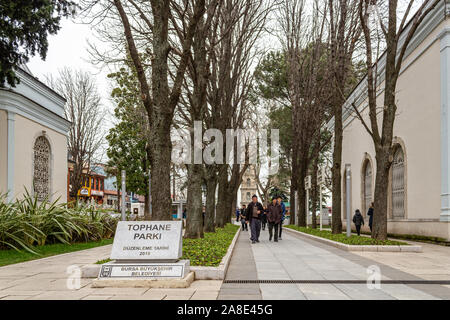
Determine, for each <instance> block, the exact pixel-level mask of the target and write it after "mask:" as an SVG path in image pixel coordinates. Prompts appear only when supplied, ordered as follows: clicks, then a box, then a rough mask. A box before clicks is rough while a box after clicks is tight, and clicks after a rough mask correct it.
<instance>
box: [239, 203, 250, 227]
mask: <svg viewBox="0 0 450 320" xmlns="http://www.w3.org/2000/svg"><path fill="white" fill-rule="evenodd" d="M245 215H246V210H245V204H244V206H243V207H242V209H241V213H240V218H241V225H242V231H248V221H247V219H246V217H245Z"/></svg>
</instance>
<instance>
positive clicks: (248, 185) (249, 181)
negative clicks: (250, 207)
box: [247, 178, 251, 188]
mask: <svg viewBox="0 0 450 320" xmlns="http://www.w3.org/2000/svg"><path fill="white" fill-rule="evenodd" d="M250 186H251V180H250V178H249V179H247V188H250Z"/></svg>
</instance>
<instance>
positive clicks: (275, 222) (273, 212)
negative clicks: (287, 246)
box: [267, 198, 282, 242]
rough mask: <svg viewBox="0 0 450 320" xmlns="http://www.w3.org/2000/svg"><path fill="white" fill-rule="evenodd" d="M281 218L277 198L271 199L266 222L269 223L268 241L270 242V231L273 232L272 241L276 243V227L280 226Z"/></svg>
mask: <svg viewBox="0 0 450 320" xmlns="http://www.w3.org/2000/svg"><path fill="white" fill-rule="evenodd" d="M281 218H282V210H281V205H280V204H278V202H277V198H273V199H272V203H271V204H270V205H269V208H268V213H267V220H268V221H269V241H272V231H274V233H273V236H274V237H273V241H274V242H278V227H279V225H280V222H281Z"/></svg>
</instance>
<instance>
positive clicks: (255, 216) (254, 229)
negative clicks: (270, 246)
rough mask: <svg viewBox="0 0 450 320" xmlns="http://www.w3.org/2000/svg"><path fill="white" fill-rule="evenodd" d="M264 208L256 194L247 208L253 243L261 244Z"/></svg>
mask: <svg viewBox="0 0 450 320" xmlns="http://www.w3.org/2000/svg"><path fill="white" fill-rule="evenodd" d="M263 210H264V209H263V206H262V204H261V203H259V202H258V197H257V196H256V194H254V195H253V197H252V202H250V203H249V204H248V206H247V213H246V219H247V221H248V222H249V223H250V232H251V238H250V240H251V241H252V243H253V244H254V243H256V242H259V234H260V232H261V215H262V213H263Z"/></svg>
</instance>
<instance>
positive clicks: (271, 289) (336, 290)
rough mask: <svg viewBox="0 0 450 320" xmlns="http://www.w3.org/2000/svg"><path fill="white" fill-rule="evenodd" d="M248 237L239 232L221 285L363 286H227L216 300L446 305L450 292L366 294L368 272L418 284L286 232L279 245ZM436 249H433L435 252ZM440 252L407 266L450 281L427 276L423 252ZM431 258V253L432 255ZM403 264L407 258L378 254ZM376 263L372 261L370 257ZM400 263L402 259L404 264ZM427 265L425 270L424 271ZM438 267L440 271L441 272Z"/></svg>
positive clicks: (426, 287)
mask: <svg viewBox="0 0 450 320" xmlns="http://www.w3.org/2000/svg"><path fill="white" fill-rule="evenodd" d="M248 236H249V234H247V232H241V235H240V237H239V240H238V242H237V244H236V248H235V253H234V254H233V257H232V260H231V263H230V267H229V270H228V273H227V276H226V280H310V281H317V280H318V281H326V280H331V281H332V280H339V281H343V280H344V281H345V280H347V281H353V280H362V281H363V283H358V284H352V283H290V284H280V283H251V284H248V283H227V281H225V282H224V283H223V284H222V287H221V290H220V292H219V296H218V298H219V299H247V300H248V299H258V298H260V299H261V298H262V299H264V300H266V299H282V300H291V299H299V300H304V299H346V300H347V299H370V300H392V299H420V300H429V299H449V298H450V286H443V285H436V284H408V285H405V284H383V283H382V284H381V289H372V290H371V289H369V288H368V286H367V284H366V283H365V282H366V281H367V278H368V276H369V274H368V273H367V268H368V267H369V266H374V265H375V266H378V267H379V268H380V270H381V275H382V277H381V279H382V280H422V279H424V278H426V277H417V276H415V275H413V274H411V273H406V272H403V271H400V270H398V269H396V268H392V267H390V266H388V265H385V264H383V263H381V262H382V261H375V260H372V259H367V258H365V257H362V256H361V255H359V254H354V253H349V252H345V251H343V250H340V249H337V248H334V247H331V246H328V245H325V244H321V243H318V242H315V241H313V240H309V239H306V238H304V237H302V236H301V235H297V234H294V233H292V232H289V231H284V232H283V240H281V241H280V242H278V243H274V242H269V233H268V232H267V231H261V240H260V241H261V242H260V243H257V244H254V245H252V244H250V242H249V240H248ZM436 247H437V248H436ZM431 248H434V249H435V250H436V249H439V250H438V251H439V252H440V254H441V255H443V256H445V254H448V253H450V248H447V247H438V246H432V247H426V248H424V253H415V254H413V255H415V256H414V257H415V258H414V259H411V257H409V258H410V260H411V265H414V261H415V259H416V258H417V259H418V260H417V261H419V264H420V265H421V266H422V267H423V268H424V269H425V270H428V272H429V273H433V272H434V273H436V271H437V272H441V273H442V275H440V278H439V280H445V279H447V280H448V279H449V276H448V274H445V273H446V268H444V269H441V271H439V269H440V268H439V266H438V265H437V264H434V266H435V269H436V270H434V271H433V270H431V269H430V266H429V264H432V263H434V262H433V261H428V259H427V251H428V250H431ZM435 253H436V252H435ZM380 254H384V255H386V254H387V256H389V255H396V256H397V257H398V258H400V259H402V256H403V258H404V255H405V254H406V255H409V253H395V252H394V253H380ZM373 257H374V258H375V257H376V255H373ZM403 260H404V259H403ZM427 264H428V265H427ZM441 267H442V266H441Z"/></svg>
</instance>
